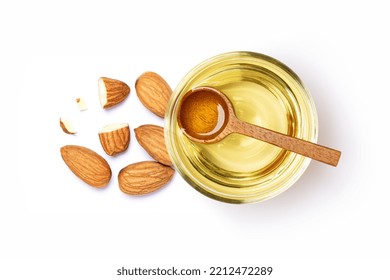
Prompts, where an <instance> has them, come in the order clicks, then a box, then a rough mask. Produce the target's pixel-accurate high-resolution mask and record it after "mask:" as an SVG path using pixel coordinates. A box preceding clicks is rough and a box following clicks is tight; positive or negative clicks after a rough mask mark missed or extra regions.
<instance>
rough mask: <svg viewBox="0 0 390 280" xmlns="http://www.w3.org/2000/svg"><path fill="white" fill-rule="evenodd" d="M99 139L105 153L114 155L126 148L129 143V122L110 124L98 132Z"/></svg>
mask: <svg viewBox="0 0 390 280" xmlns="http://www.w3.org/2000/svg"><path fill="white" fill-rule="evenodd" d="M99 140H100V143H101V144H102V147H103V149H104V151H105V152H106V154H107V155H110V156H114V155H116V154H118V153H122V152H124V151H126V150H127V148H128V147H129V143H130V129H129V124H127V123H121V124H110V125H106V126H105V127H103V129H102V130H101V131H100V132H99Z"/></svg>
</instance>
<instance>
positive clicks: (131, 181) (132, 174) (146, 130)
mask: <svg viewBox="0 0 390 280" xmlns="http://www.w3.org/2000/svg"><path fill="white" fill-rule="evenodd" d="M98 86H99V100H100V104H101V106H102V108H103V109H108V108H112V107H115V106H117V105H118V104H120V103H121V102H123V101H124V100H125V99H126V98H127V96H128V95H129V94H130V87H129V86H128V85H127V84H126V83H124V82H122V81H119V80H116V79H111V78H106V77H102V78H100V79H99V81H98ZM135 89H136V93H137V96H138V98H139V100H140V101H141V103H142V104H143V105H144V106H145V107H146V108H147V109H149V110H150V111H151V112H152V113H154V114H156V115H157V116H159V117H161V118H163V117H164V115H165V111H166V108H167V105H168V101H169V98H170V96H171V94H172V89H171V88H170V87H169V85H168V84H167V82H166V81H165V80H164V79H163V78H162V77H161V76H160V75H158V74H156V73H154V72H145V73H143V74H142V75H141V76H140V77H139V78H138V79H137V81H136V83H135ZM76 101H77V103H78V104H79V103H80V98H78V99H77V100H76ZM83 110H86V105H85V104H83ZM60 127H61V128H62V130H63V131H64V132H65V133H67V134H76V133H77V131H75V130H74V128H73V126H72V124H71V123H70V122H69V120H67V119H63V118H60ZM134 132H135V136H136V139H137V141H138V143H139V144H140V145H141V146H142V147H143V148H144V149H145V151H146V152H147V153H148V154H149V155H150V156H151V157H152V158H153V159H154V160H155V161H142V162H137V163H133V164H130V165H128V166H126V167H124V168H122V169H121V170H120V172H119V174H118V183H119V189H120V190H121V191H122V192H124V193H126V194H130V195H144V194H149V193H151V192H154V191H156V190H158V189H160V188H162V187H163V186H165V185H166V184H167V183H168V182H169V181H170V180H171V179H172V177H173V174H174V172H175V171H174V169H173V168H172V162H171V160H170V158H169V155H168V152H167V148H166V146H165V140H164V128H163V127H160V126H157V125H152V124H145V125H141V126H140V127H138V128H135V129H134ZM98 136H99V140H100V143H101V145H102V148H103V150H104V151H105V153H106V154H107V155H109V156H115V155H117V154H120V153H123V152H124V151H126V150H127V148H128V147H129V143H130V128H129V124H127V123H115V124H109V125H107V126H105V127H103V128H102V129H101V130H100V131H99V132H98ZM61 156H62V159H63V160H64V162H65V163H66V165H67V166H68V167H69V169H70V170H71V171H72V172H73V173H74V174H75V175H76V176H77V177H79V178H80V179H81V180H83V181H84V182H85V183H87V184H88V185H90V186H92V187H97V188H102V187H105V186H107V185H108V183H109V181H110V179H111V175H112V171H111V168H110V165H109V164H108V162H107V161H106V160H105V159H104V158H103V157H102V156H101V155H99V154H98V153H96V152H95V151H93V150H91V149H89V148H86V147H83V146H77V145H66V146H63V147H62V148H61Z"/></svg>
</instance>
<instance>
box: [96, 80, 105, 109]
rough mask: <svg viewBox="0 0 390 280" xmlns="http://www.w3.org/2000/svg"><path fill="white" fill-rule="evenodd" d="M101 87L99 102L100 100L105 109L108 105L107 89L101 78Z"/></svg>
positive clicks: (99, 83)
mask: <svg viewBox="0 0 390 280" xmlns="http://www.w3.org/2000/svg"><path fill="white" fill-rule="evenodd" d="M98 85H99V100H100V105H101V106H102V108H104V105H106V103H107V89H106V85H105V84H104V80H103V78H100V79H99V81H98Z"/></svg>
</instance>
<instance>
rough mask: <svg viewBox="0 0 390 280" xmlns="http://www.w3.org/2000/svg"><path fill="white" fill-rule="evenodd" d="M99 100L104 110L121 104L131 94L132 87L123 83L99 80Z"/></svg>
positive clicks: (107, 79) (105, 79)
mask: <svg viewBox="0 0 390 280" xmlns="http://www.w3.org/2000/svg"><path fill="white" fill-rule="evenodd" d="M98 83H99V99H100V104H101V105H102V108H103V109H107V108H110V107H112V106H115V105H117V104H119V103H121V102H122V101H123V100H125V99H126V97H127V96H128V95H129V93H130V87H129V86H128V85H127V84H125V83H124V82H122V81H119V80H115V79H110V78H105V77H102V78H99V81H98Z"/></svg>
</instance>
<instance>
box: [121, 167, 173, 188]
mask: <svg viewBox="0 0 390 280" xmlns="http://www.w3.org/2000/svg"><path fill="white" fill-rule="evenodd" d="M174 173H175V171H174V170H173V169H172V168H170V167H168V166H165V165H163V164H161V163H158V162H155V161H142V162H138V163H133V164H130V165H128V166H126V167H124V168H123V169H122V170H121V171H120V172H119V175H118V182H119V188H120V190H121V191H122V192H124V193H126V194H130V195H144V194H149V193H151V192H154V191H156V190H158V189H160V188H162V187H163V186H165V185H166V184H167V183H168V182H169V181H170V180H171V179H172V177H173V174H174Z"/></svg>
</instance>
